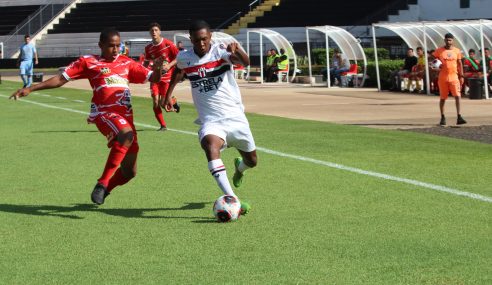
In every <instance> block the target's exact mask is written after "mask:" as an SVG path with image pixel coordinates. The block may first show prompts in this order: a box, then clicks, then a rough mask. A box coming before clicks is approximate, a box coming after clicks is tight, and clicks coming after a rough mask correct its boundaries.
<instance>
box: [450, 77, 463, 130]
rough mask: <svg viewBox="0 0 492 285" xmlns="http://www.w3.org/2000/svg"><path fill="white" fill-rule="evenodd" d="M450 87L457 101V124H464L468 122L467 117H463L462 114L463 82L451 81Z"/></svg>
mask: <svg viewBox="0 0 492 285" xmlns="http://www.w3.org/2000/svg"><path fill="white" fill-rule="evenodd" d="M449 85H450V86H449V89H450V92H451V95H453V97H454V100H455V103H456V114H457V116H458V118H457V120H456V124H457V125H463V124H466V121H465V119H463V117H462V116H461V104H460V102H461V90H460V89H461V84H460V82H459V81H455V82H450V83H449Z"/></svg>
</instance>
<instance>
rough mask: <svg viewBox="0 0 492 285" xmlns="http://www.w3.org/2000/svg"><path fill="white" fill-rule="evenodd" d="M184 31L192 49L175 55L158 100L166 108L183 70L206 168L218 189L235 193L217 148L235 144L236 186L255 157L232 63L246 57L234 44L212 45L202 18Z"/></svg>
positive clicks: (254, 163)
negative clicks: (174, 65)
mask: <svg viewBox="0 0 492 285" xmlns="http://www.w3.org/2000/svg"><path fill="white" fill-rule="evenodd" d="M189 32H190V39H191V42H192V44H193V48H192V49H190V50H187V51H182V52H180V53H179V54H178V57H177V68H176V70H175V72H174V73H173V77H172V79H171V84H170V86H169V89H168V91H167V94H166V97H165V98H163V100H162V101H161V105H162V107H166V108H168V109H169V108H172V101H171V97H172V92H173V90H174V87H175V86H176V84H177V83H178V82H180V81H181V78H182V77H183V76H184V74H186V75H187V76H188V79H189V80H190V83H191V91H192V95H193V102H194V104H195V108H196V109H197V111H198V119H197V121H196V122H197V123H198V124H199V125H200V130H199V131H198V135H199V140H200V144H201V146H202V148H203V150H204V151H205V155H206V156H207V160H208V169H209V170H210V173H211V174H212V176H214V178H215V180H216V181H217V184H218V185H219V187H220V189H221V190H222V191H223V192H224V194H225V195H232V196H235V194H234V191H233V190H232V187H231V185H230V183H229V180H228V179H227V174H226V168H225V166H224V163H223V162H222V160H221V158H220V152H221V150H223V149H225V148H226V147H235V148H236V149H237V150H238V151H239V153H240V154H241V157H238V158H236V159H235V160H234V164H235V168H236V171H235V173H234V176H233V183H234V186H236V187H239V186H241V184H242V178H243V174H244V171H245V170H247V169H249V168H252V167H255V166H256V163H257V157H256V146H255V142H254V139H253V135H252V134H251V130H250V128H249V123H248V120H247V119H246V116H245V115H244V106H243V104H242V100H241V93H240V92H239V86H238V85H237V83H236V80H235V79H234V73H233V70H232V65H233V64H241V65H243V66H248V65H249V58H248V55H247V54H246V53H245V52H244V51H243V50H242V49H240V48H239V46H238V44H237V43H231V44H229V45H228V46H227V48H226V47H225V46H223V45H218V44H214V45H212V44H211V38H212V33H211V31H210V26H209V25H208V24H207V23H206V22H205V21H201V20H199V21H195V22H193V23H192V25H191V27H190V30H189Z"/></svg>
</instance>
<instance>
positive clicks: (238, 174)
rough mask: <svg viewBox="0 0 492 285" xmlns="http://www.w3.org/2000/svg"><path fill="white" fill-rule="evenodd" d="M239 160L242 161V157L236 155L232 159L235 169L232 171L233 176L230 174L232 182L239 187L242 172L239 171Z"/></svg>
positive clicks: (241, 181) (241, 182)
mask: <svg viewBox="0 0 492 285" xmlns="http://www.w3.org/2000/svg"><path fill="white" fill-rule="evenodd" d="M241 161H243V159H242V158H240V157H236V158H235V159H234V166H235V168H236V171H235V172H234V176H232V183H233V184H234V186H235V187H240V186H241V184H243V177H244V173H241V172H240V171H239V169H238V167H239V164H241Z"/></svg>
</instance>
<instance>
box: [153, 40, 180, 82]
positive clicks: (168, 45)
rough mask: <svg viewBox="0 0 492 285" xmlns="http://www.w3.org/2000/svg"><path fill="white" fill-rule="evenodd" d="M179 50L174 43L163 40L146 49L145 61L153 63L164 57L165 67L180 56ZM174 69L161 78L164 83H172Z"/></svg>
mask: <svg viewBox="0 0 492 285" xmlns="http://www.w3.org/2000/svg"><path fill="white" fill-rule="evenodd" d="M178 53H179V50H178V48H177V47H176V46H175V45H174V43H173V42H172V41H170V40H168V39H165V38H162V39H161V42H160V43H158V44H156V45H155V44H154V43H150V44H148V45H147V46H146V47H145V60H148V61H153V60H154V59H157V58H160V57H162V58H163V59H164V62H163V63H162V64H163V65H165V64H167V63H169V62H171V61H173V60H175V59H176V57H177V56H178ZM173 71H174V67H173V68H171V69H170V70H169V71H168V72H167V73H166V74H164V75H163V76H162V78H161V81H163V82H169V81H171V76H172V74H173Z"/></svg>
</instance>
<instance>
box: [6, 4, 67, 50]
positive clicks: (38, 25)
mask: <svg viewBox="0 0 492 285" xmlns="http://www.w3.org/2000/svg"><path fill="white" fill-rule="evenodd" d="M49 2H50V3H47V4H45V5H42V6H41V7H39V9H38V10H36V12H34V13H32V14H31V15H29V16H28V17H27V18H26V19H24V21H22V22H21V23H20V24H18V25H17V26H16V27H15V28H14V29H13V30H12V31H11V32H10V33H9V34H8V35H7V36H6V40H5V41H4V42H3V43H4V46H5V50H4V52H5V53H4V56H5V57H10V56H12V55H13V54H15V53H16V52H17V50H18V49H19V46H20V45H21V44H22V42H23V41H24V35H34V34H36V33H37V32H39V31H41V30H42V29H43V28H44V27H45V26H46V25H47V24H49V23H50V22H51V20H52V19H53V18H55V17H56V16H58V15H59V13H61V12H62V11H63V10H64V9H65V8H66V7H67V6H69V5H71V4H72V3H73V2H75V0H66V1H65V2H64V3H60V0H56V1H54V0H52V1H49ZM54 2H55V3H54Z"/></svg>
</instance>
